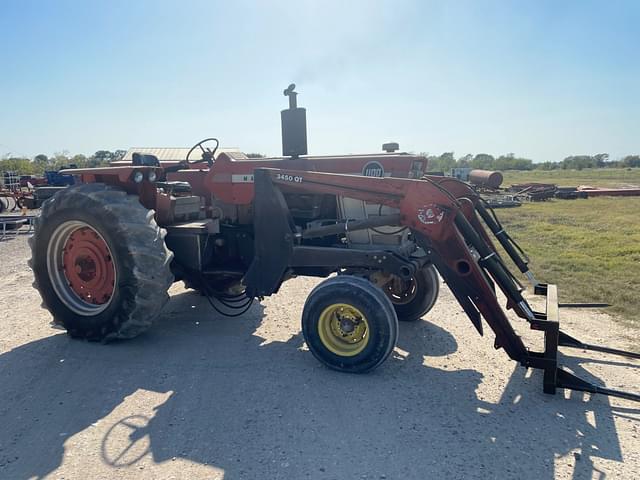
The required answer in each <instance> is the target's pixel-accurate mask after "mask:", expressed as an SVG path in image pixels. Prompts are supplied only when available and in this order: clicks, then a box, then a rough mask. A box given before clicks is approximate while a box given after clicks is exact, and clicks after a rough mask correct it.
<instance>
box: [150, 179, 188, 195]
mask: <svg viewBox="0 0 640 480" xmlns="http://www.w3.org/2000/svg"><path fill="white" fill-rule="evenodd" d="M156 186H157V187H159V188H162V189H163V190H164V191H165V192H166V193H168V194H170V195H172V194H174V193H191V184H190V183H189V182H178V181H174V182H157V183H156Z"/></svg>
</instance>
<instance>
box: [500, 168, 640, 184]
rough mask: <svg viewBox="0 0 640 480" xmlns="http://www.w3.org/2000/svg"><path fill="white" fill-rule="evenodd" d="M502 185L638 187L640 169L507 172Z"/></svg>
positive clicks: (504, 173)
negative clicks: (527, 183)
mask: <svg viewBox="0 0 640 480" xmlns="http://www.w3.org/2000/svg"><path fill="white" fill-rule="evenodd" d="M502 174H503V175H504V183H503V185H511V184H513V183H523V182H540V183H555V184H556V185H559V186H563V187H564V186H567V187H575V186H578V185H591V186H593V187H626V186H630V185H635V186H640V168H628V169H627V168H597V169H595V168H585V169H584V170H548V171H544V170H531V171H525V170H507V171H505V172H502Z"/></svg>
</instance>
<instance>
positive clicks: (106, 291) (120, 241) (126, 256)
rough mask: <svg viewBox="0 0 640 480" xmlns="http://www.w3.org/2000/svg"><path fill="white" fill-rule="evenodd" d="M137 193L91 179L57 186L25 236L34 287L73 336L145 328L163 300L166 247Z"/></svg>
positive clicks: (112, 335)
mask: <svg viewBox="0 0 640 480" xmlns="http://www.w3.org/2000/svg"><path fill="white" fill-rule="evenodd" d="M153 215H154V212H153V211H150V210H147V209H146V208H144V207H143V206H142V205H141V204H140V202H139V200H138V197H137V196H133V195H127V194H126V193H125V192H123V191H121V190H118V189H116V188H113V187H110V186H107V185H104V184H99V183H92V184H84V185H77V186H73V187H69V188H67V189H65V190H61V191H60V192H58V193H57V194H56V195H55V196H54V197H52V198H50V199H48V200H47V201H46V202H45V203H44V204H43V206H42V213H41V215H40V217H38V218H36V221H35V234H34V236H33V237H32V238H31V239H30V240H29V243H30V245H31V252H32V258H31V261H30V265H31V268H32V269H33V273H34V279H35V281H34V284H33V285H34V287H35V288H36V289H37V290H38V291H39V292H40V295H41V296H42V300H43V306H44V307H45V308H47V309H48V310H49V312H51V314H52V315H53V321H54V323H56V324H58V325H61V326H63V327H64V328H65V329H66V330H67V332H68V334H69V335H70V336H72V337H74V338H83V339H87V340H91V341H103V342H106V341H110V340H115V339H120V338H132V337H135V336H137V335H139V334H140V333H142V332H144V331H145V330H147V329H148V328H149V327H150V326H151V324H152V322H153V320H154V319H155V318H156V317H157V316H158V315H159V313H160V311H161V309H162V307H163V306H164V305H165V304H166V302H167V301H168V300H169V295H168V293H167V291H168V289H169V287H170V286H171V284H172V283H173V275H172V274H171V270H170V263H171V260H172V258H173V253H172V252H171V251H169V250H168V249H167V247H166V245H165V243H164V236H165V234H166V232H165V230H164V229H161V228H160V227H158V225H157V224H156V222H155V220H154V218H153Z"/></svg>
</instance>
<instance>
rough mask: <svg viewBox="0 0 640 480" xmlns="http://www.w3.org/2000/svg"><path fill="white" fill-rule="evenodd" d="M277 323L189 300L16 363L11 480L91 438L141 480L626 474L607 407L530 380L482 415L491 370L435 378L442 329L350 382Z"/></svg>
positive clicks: (5, 465) (7, 460)
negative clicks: (559, 463) (157, 467)
mask: <svg viewBox="0 0 640 480" xmlns="http://www.w3.org/2000/svg"><path fill="white" fill-rule="evenodd" d="M263 310H264V308H263V307H262V306H261V305H257V306H254V307H253V308H252V309H251V310H250V312H248V313H247V314H246V315H245V317H243V318H232V319H229V318H222V317H220V316H217V315H214V314H212V313H210V311H209V309H208V307H207V305H206V303H205V301H204V300H203V299H202V298H200V297H198V296H196V295H195V294H192V293H184V294H179V295H176V296H174V297H172V300H171V302H170V303H169V305H168V307H167V309H166V311H165V313H164V314H163V318H162V319H161V320H160V321H159V323H158V324H157V325H156V326H155V327H154V328H153V329H152V330H151V331H150V332H149V333H147V334H145V335H143V336H141V337H139V338H137V339H135V340H132V341H127V342H121V343H116V344H111V345H106V346H103V345H96V344H88V343H85V342H78V341H73V340H71V339H69V338H68V337H67V336H66V335H64V334H59V335H53V336H50V337H47V338H44V339H41V340H37V341H34V342H31V343H28V344H25V345H23V346H21V347H18V348H16V349H14V350H11V351H9V352H6V353H2V354H1V355H0V385H1V390H0V425H1V426H2V427H1V430H0V478H12V479H13V478H34V477H35V478H42V477H44V476H46V475H47V474H49V473H51V472H52V471H54V470H55V469H56V468H58V467H59V466H60V465H61V462H62V460H63V456H64V454H65V448H66V446H65V443H66V442H67V441H69V439H70V438H71V437H72V436H74V435H76V434H84V433H85V432H87V431H90V429H92V428H95V429H99V432H100V434H99V435H97V436H96V439H95V441H91V442H89V443H88V444H86V443H85V447H84V448H85V452H83V453H84V454H86V455H96V458H100V459H101V461H102V462H103V463H104V464H106V465H108V466H110V467H114V468H119V469H126V468H131V469H132V470H131V474H132V476H136V475H139V471H138V470H134V469H135V468H136V465H137V464H138V462H140V461H141V459H142V458H143V457H144V458H147V459H148V458H151V461H152V462H155V463H160V462H165V461H170V460H172V459H174V458H176V457H177V458H184V459H186V460H189V461H191V462H197V463H200V464H202V465H210V466H215V467H217V468H220V469H222V470H224V472H225V474H224V478H225V479H237V478H239V479H244V478H248V479H253V478H270V479H271V478H296V479H297V478H337V479H342V478H345V479H351V478H388V479H395V478H416V479H425V478H496V477H506V478H516V477H521V478H553V477H554V460H555V459H556V458H557V457H558V456H562V455H566V454H568V453H570V452H572V451H573V450H574V449H579V450H581V451H582V460H581V462H580V465H579V468H576V469H575V470H574V478H576V479H582V478H591V476H592V474H593V473H595V472H596V470H595V467H594V465H593V463H592V458H595V457H599V458H606V459H612V460H616V461H621V460H622V458H621V452H620V446H619V443H618V437H617V434H616V429H615V424H614V422H613V419H614V412H613V411H612V408H611V406H610V404H609V402H608V399H606V398H594V399H593V400H592V401H590V402H588V403H584V402H582V401H581V400H580V399H578V398H574V399H569V400H567V399H564V398H562V396H559V395H557V396H555V397H549V396H544V395H543V394H542V393H541V392H539V390H540V389H539V387H540V381H539V379H537V378H534V379H525V378H524V376H523V372H524V371H523V370H520V369H518V368H516V370H515V371H514V373H513V375H512V376H511V378H510V380H509V382H508V384H507V387H506V389H505V391H504V393H503V395H502V398H501V400H500V402H498V403H497V404H493V403H486V402H483V401H481V400H479V399H478V398H477V395H476V388H477V387H478V385H479V384H480V383H481V382H482V380H483V377H482V374H481V373H479V372H478V371H475V370H456V371H445V370H440V369H436V368H432V367H428V366H424V365H423V356H424V355H427V356H430V355H432V356H433V355H448V354H450V353H453V352H455V350H456V349H457V343H456V340H455V338H454V337H453V336H452V335H451V334H449V333H447V332H446V331H445V330H443V329H442V328H440V327H438V326H436V325H434V324H431V323H429V322H419V323H418V324H411V325H402V326H401V329H402V331H401V336H400V342H399V346H400V348H401V349H402V350H403V351H405V352H408V354H407V355H404V356H402V355H396V356H395V357H394V358H392V359H390V361H388V362H387V363H386V364H385V365H383V366H382V367H380V368H379V369H378V370H376V371H375V372H373V373H371V374H369V375H346V374H340V373H336V372H333V371H330V370H328V369H326V368H324V367H321V366H320V365H319V364H318V363H317V362H316V360H315V359H314V358H313V357H312V355H311V354H310V353H309V352H308V351H304V350H302V349H301V346H302V344H303V342H302V338H301V337H300V335H299V334H298V335H294V336H292V337H291V338H289V339H288V340H283V341H274V342H271V343H265V342H264V339H263V338H261V337H260V336H258V335H257V334H256V329H258V328H260V327H261V323H262V320H263V317H264V315H265V312H264V311H263ZM267 310H268V309H267ZM266 315H267V317H266V318H267V319H268V318H269V317H268V315H269V312H268V311H267V312H266ZM263 327H264V326H263ZM573 368H574V369H576V368H578V367H576V366H575V365H573ZM578 373H580V374H583V372H579V371H578ZM584 376H585V378H588V375H587V374H586V372H585V373H584ZM140 391H150V392H158V393H161V394H164V395H165V397H166V399H165V400H163V402H162V403H160V404H158V405H157V406H155V407H154V408H153V412H152V413H139V412H136V411H134V412H131V410H132V409H133V410H135V409H136V408H138V407H137V403H133V405H130V406H129V407H128V408H127V412H126V413H123V414H121V415H118V414H116V413H115V412H117V411H118V408H119V407H120V406H121V405H122V404H124V403H125V401H126V399H127V397H130V396H132V395H137V394H138V393H139V392H140ZM140 408H141V407H140ZM587 411H593V415H594V416H595V418H596V420H597V421H596V422H595V424H594V425H595V426H592V424H591V423H590V422H589V421H588V418H587ZM631 413H633V412H631ZM532 419H533V421H532ZM91 438H93V437H91ZM123 471H126V470H119V472H120V473H122V472H123Z"/></svg>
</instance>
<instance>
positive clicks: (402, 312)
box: [383, 264, 440, 322]
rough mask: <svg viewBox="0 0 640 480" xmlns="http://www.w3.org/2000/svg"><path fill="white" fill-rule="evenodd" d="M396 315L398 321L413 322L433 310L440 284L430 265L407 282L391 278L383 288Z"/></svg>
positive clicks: (433, 268)
mask: <svg viewBox="0 0 640 480" xmlns="http://www.w3.org/2000/svg"><path fill="white" fill-rule="evenodd" d="M383 290H384V292H385V293H386V294H387V296H388V297H389V299H390V300H391V303H393V307H394V308H395V310H396V313H397V314H398V320H400V321H403V322H415V321H417V320H420V319H421V318H422V317H423V316H424V315H426V314H427V312H429V310H431V309H432V308H433V306H434V305H435V303H436V300H437V299H438V293H439V291H440V282H439V280H438V272H437V271H436V269H435V267H434V266H433V265H432V264H429V265H427V266H425V267H424V268H422V269H421V270H419V271H417V272H416V274H415V275H414V276H413V277H411V279H409V280H403V279H401V278H400V277H396V276H395V275H392V276H391V279H390V280H389V282H388V283H386V285H384V287H383Z"/></svg>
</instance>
